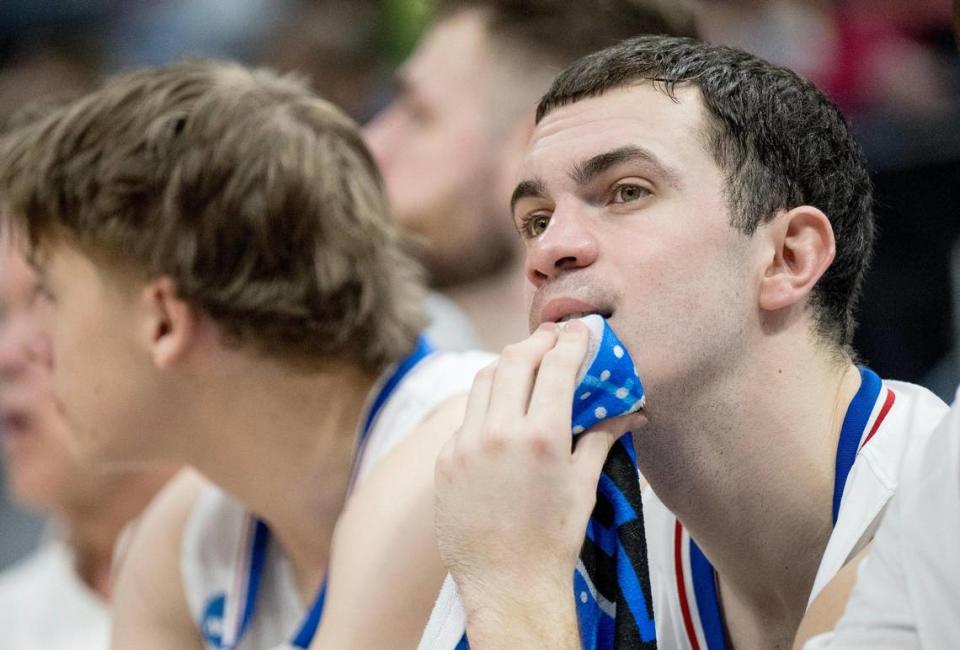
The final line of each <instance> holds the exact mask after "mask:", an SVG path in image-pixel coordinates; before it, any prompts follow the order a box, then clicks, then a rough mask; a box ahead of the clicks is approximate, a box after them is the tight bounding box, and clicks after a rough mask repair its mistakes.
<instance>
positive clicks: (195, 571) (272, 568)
mask: <svg viewBox="0 0 960 650" xmlns="http://www.w3.org/2000/svg"><path fill="white" fill-rule="evenodd" d="M493 359H494V357H493V356H492V355H489V354H486V353H480V352H472V353H463V354H436V353H435V354H432V355H430V356H428V357H426V358H424V359H423V360H421V361H419V363H417V364H416V365H415V366H413V367H412V369H411V370H410V371H409V373H408V374H406V375H403V376H402V378H399V379H398V381H397V382H396V383H395V382H394V381H393V377H394V371H391V372H390V373H387V374H385V376H384V378H383V379H382V380H381V381H380V382H378V386H377V387H376V388H375V389H374V391H373V392H372V393H371V396H370V398H369V399H368V408H367V409H365V411H366V412H367V413H368V415H367V416H365V417H364V420H366V419H367V418H370V420H369V428H368V431H367V435H366V436H365V445H364V446H363V448H362V450H361V451H359V452H358V457H357V458H356V459H355V466H354V477H355V482H358V481H361V480H363V478H364V476H366V475H367V474H368V473H369V471H370V469H371V468H372V467H373V466H374V464H375V463H376V462H377V460H378V459H380V458H382V457H383V456H384V455H386V454H387V453H388V452H389V451H390V450H391V449H393V448H394V447H395V446H396V445H397V443H399V442H400V441H401V440H403V438H404V437H405V436H407V435H408V434H410V433H411V432H412V431H414V430H415V429H416V428H417V426H418V425H420V424H421V423H422V422H423V421H424V420H425V419H426V418H427V417H428V416H429V415H430V414H431V413H433V411H435V410H436V408H437V407H438V406H439V405H440V404H441V403H443V402H444V401H446V400H447V399H449V398H451V397H454V396H456V395H460V394H464V393H466V392H468V391H469V389H470V386H471V385H472V383H473V377H474V375H475V374H476V373H477V371H478V370H480V368H482V367H483V366H485V365H487V364H489V363H490V362H491V361H492V360H493ZM360 430H361V433H362V432H363V427H360ZM181 574H182V579H183V586H184V592H185V595H186V598H187V604H188V606H189V609H190V612H191V614H192V616H193V619H194V621H195V622H196V623H197V626H198V629H199V630H200V634H201V636H202V638H203V641H204V644H205V647H206V648H208V649H209V650H220V649H222V648H230V649H231V650H264V649H265V648H271V647H275V646H279V645H282V644H285V643H288V642H289V643H291V645H293V646H296V647H306V646H307V645H309V639H310V638H311V637H312V635H313V631H314V630H315V628H316V624H317V623H318V621H319V615H320V609H319V608H317V607H312V608H310V610H309V611H308V610H307V609H306V608H305V607H304V605H303V604H302V603H301V602H300V599H299V597H298V592H297V589H296V586H295V583H294V580H293V575H292V572H291V567H290V564H289V562H288V560H287V558H286V557H285V556H284V554H283V552H282V550H281V549H280V547H279V545H278V544H275V543H270V534H269V530H268V529H267V528H266V526H265V524H263V523H262V522H261V521H260V520H259V519H258V518H257V517H256V516H255V515H254V514H253V513H251V512H250V511H248V510H247V509H246V508H245V507H244V505H243V504H241V503H240V502H238V501H237V500H235V499H233V498H232V497H231V496H229V495H227V494H225V493H223V492H222V491H220V490H219V489H218V488H216V487H209V488H206V489H205V491H204V492H203V493H201V495H200V497H199V499H198V501H197V503H196V506H195V507H194V510H193V512H192V513H191V516H190V520H189V521H188V523H187V527H186V530H185V532H184V537H183V543H182V547H181ZM318 601H319V602H320V607H322V595H320V596H318ZM316 604H317V603H315V604H314V605H315V606H316ZM311 615H313V616H311ZM312 618H313V619H315V620H311V619H312ZM297 638H299V641H295V640H296V639H297Z"/></svg>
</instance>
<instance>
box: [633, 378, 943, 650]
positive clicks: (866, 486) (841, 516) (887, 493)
mask: <svg viewBox="0 0 960 650" xmlns="http://www.w3.org/2000/svg"><path fill="white" fill-rule="evenodd" d="M946 410H947V406H946V405H945V404H944V403H943V402H942V401H941V400H940V399H939V398H937V397H936V396H935V395H933V394H932V393H931V392H929V391H927V390H926V389H924V388H921V387H919V386H915V385H913V384H906V383H902V382H895V381H885V382H880V380H879V378H877V377H876V375H875V374H873V373H872V372H871V371H869V370H864V371H863V382H862V384H861V387H860V390H859V391H858V393H857V395H856V396H855V397H854V399H853V401H852V402H851V404H850V407H849V409H848V412H847V418H846V419H845V420H844V425H843V430H842V431H841V436H840V448H839V449H838V454H837V461H838V462H837V469H838V471H837V483H836V486H835V487H836V488H837V489H836V490H835V510H834V513H835V517H834V528H833V532H832V534H831V536H830V540H829V542H828V543H827V547H826V550H825V552H824V555H823V558H822V559H821V561H820V566H819V570H818V571H817V576H816V579H815V581H814V585H813V589H812V591H811V594H810V598H809V600H808V604H809V602H810V601H812V600H813V598H815V597H816V595H817V594H818V593H819V592H820V590H821V589H823V587H824V586H825V585H826V584H827V583H828V582H829V581H830V580H831V579H832V578H833V577H834V576H835V575H836V573H837V572H838V571H839V570H840V569H841V568H842V567H843V565H844V564H846V563H847V561H848V560H850V558H851V557H853V556H854V555H855V554H856V553H857V552H858V551H859V550H860V549H862V548H863V547H864V545H866V544H867V543H868V542H870V541H871V539H872V538H873V535H874V532H875V531H876V529H877V526H878V524H879V521H880V519H881V515H882V514H883V512H884V509H885V508H886V506H887V503H888V502H889V500H890V498H891V497H892V496H893V494H894V492H895V491H896V489H897V485H898V482H899V479H900V469H901V462H902V459H903V457H904V454H906V453H907V451H908V450H910V449H913V448H916V447H917V446H919V445H922V444H924V442H925V441H926V440H927V438H928V437H929V435H930V433H931V431H932V430H933V429H934V427H935V426H936V425H937V423H938V422H939V421H940V420H941V419H942V418H943V416H944V414H945V413H946ZM844 458H845V460H844ZM847 470H849V471H847ZM643 512H644V523H645V526H646V532H647V545H648V553H649V562H650V574H651V582H652V588H653V602H654V608H653V611H654V618H655V621H656V628H657V643H658V645H659V646H660V647H662V648H671V649H673V648H678V649H687V648H689V649H692V650H716V649H717V648H724V647H725V643H724V635H723V623H722V620H721V613H720V608H719V601H718V600H717V593H716V580H715V574H714V570H713V567H712V566H711V565H710V563H709V561H708V560H707V558H706V557H705V556H704V555H703V553H702V552H701V551H700V549H699V548H698V547H697V545H696V543H695V542H694V541H693V540H692V539H691V538H690V535H689V534H688V533H687V531H686V529H685V528H684V527H683V526H682V525H681V524H680V522H679V521H678V520H677V518H676V517H675V516H674V515H673V514H672V513H671V512H670V511H669V510H667V508H666V506H664V505H663V503H662V502H660V500H659V499H657V497H656V495H655V494H654V493H653V491H652V490H650V489H649V488H648V489H647V490H645V491H644V494H643Z"/></svg>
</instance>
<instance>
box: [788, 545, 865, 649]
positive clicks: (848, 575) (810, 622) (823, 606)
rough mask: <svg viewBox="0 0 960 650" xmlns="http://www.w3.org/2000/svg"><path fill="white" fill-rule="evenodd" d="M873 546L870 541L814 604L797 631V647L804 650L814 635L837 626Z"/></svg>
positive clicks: (795, 643)
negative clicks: (859, 570) (858, 572)
mask: <svg viewBox="0 0 960 650" xmlns="http://www.w3.org/2000/svg"><path fill="white" fill-rule="evenodd" d="M871 546H872V544H867V545H866V546H865V547H863V548H862V549H861V550H860V551H859V552H858V553H857V554H856V555H854V556H853V558H851V560H850V561H849V562H847V563H846V564H845V565H844V566H843V568H842V569H840V571H838V572H837V575H835V576H834V577H833V580H831V581H830V582H828V583H827V584H826V586H824V588H823V590H822V591H821V592H820V593H819V594H818V595H817V597H816V599H814V601H813V602H812V603H810V607H808V608H807V611H806V613H805V614H804V615H803V620H802V621H801V622H800V628H799V629H798V630H797V636H796V639H795V640H794V643H793V647H794V650H801V649H802V648H803V645H804V644H805V643H806V642H807V641H809V640H810V639H811V638H813V637H815V636H817V635H818V634H823V633H825V632H829V631H831V630H833V629H834V628H835V627H836V626H837V623H838V622H839V620H840V617H841V616H842V615H843V611H844V610H845V609H846V607H847V600H849V599H850V593H851V592H852V591H853V584H854V583H855V582H856V580H857V570H858V569H859V567H860V563H861V562H862V561H863V558H865V557H866V556H867V555H869V553H870V548H871Z"/></svg>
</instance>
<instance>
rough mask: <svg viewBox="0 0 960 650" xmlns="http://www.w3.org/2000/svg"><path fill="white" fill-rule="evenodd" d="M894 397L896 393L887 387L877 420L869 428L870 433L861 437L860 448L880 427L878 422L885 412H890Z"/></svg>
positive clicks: (885, 414)
mask: <svg viewBox="0 0 960 650" xmlns="http://www.w3.org/2000/svg"><path fill="white" fill-rule="evenodd" d="M896 399H897V394H896V393H894V392H893V391H892V390H890V389H889V388H888V389H887V399H886V400H885V401H884V402H883V406H881V407H880V414H879V415H877V421H876V422H874V423H873V427H871V428H870V433H868V434H867V437H866V438H864V439H863V444H861V445H860V449H863V448H864V447H866V446H867V443H868V442H870V438H872V437H873V434H875V433H876V432H877V429H879V428H880V424H881V423H882V422H883V419H884V418H885V417H887V413H889V412H890V408H891V407H892V406H893V402H894V401H895V400H896ZM860 449H858V450H857V453H859V452H860Z"/></svg>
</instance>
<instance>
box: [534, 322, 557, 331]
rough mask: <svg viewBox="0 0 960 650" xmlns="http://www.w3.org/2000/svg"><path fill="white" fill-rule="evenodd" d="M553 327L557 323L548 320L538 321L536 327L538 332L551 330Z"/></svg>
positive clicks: (554, 327) (555, 327) (555, 326)
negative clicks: (538, 323)
mask: <svg viewBox="0 0 960 650" xmlns="http://www.w3.org/2000/svg"><path fill="white" fill-rule="evenodd" d="M555 329H557V324H556V323H554V322H553V321H550V320H548V321H543V322H542V323H540V326H539V327H537V331H538V332H552V331H554V330H555Z"/></svg>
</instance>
